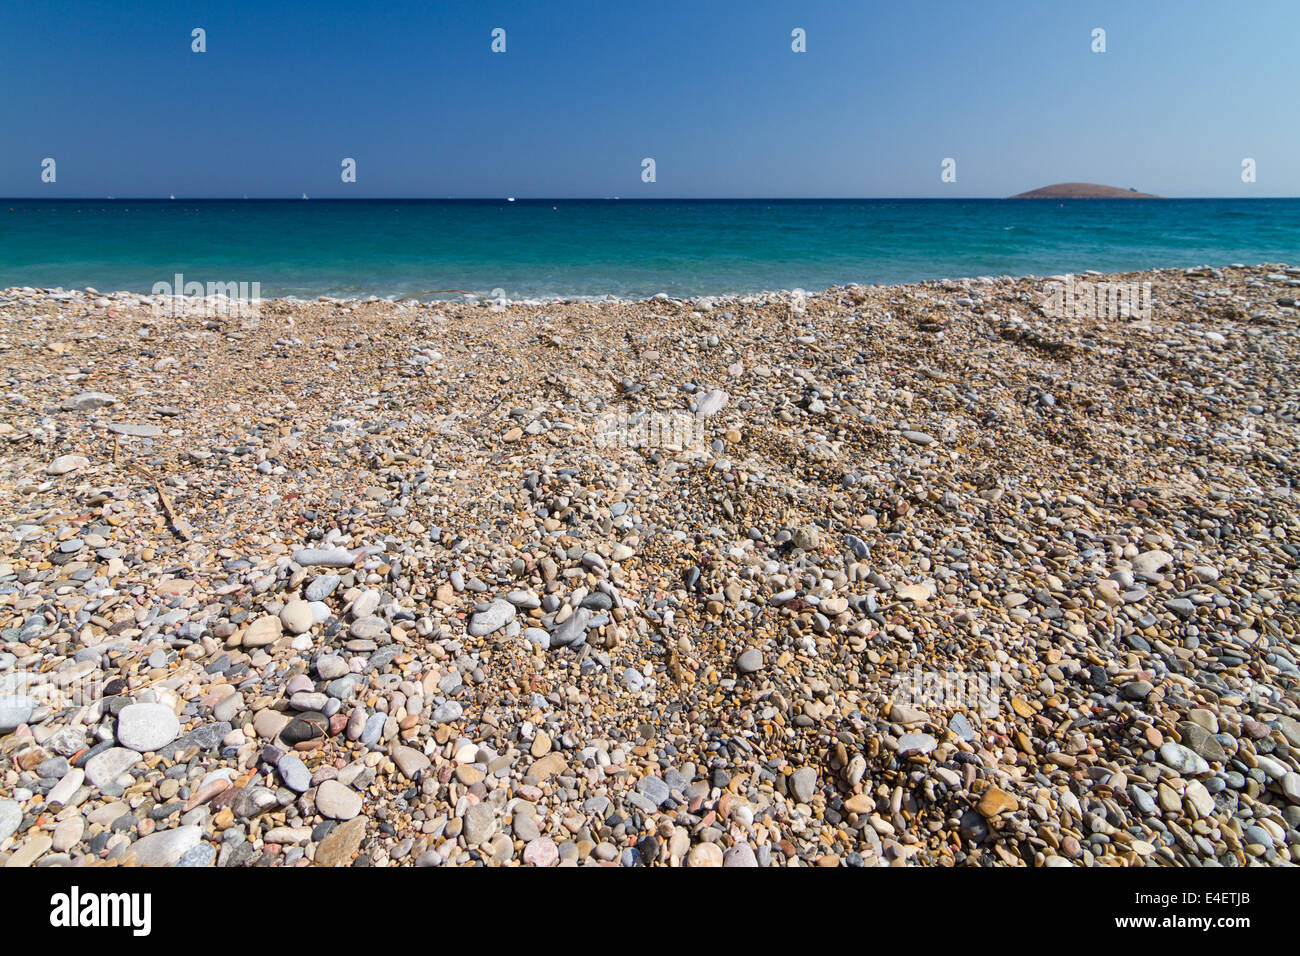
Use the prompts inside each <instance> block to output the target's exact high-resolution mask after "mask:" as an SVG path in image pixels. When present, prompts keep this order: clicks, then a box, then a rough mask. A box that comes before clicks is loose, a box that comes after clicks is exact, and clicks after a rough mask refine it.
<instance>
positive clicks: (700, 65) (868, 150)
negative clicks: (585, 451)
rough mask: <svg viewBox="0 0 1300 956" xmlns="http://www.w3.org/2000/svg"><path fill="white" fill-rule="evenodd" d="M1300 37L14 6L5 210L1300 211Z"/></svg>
mask: <svg viewBox="0 0 1300 956" xmlns="http://www.w3.org/2000/svg"><path fill="white" fill-rule="evenodd" d="M158 8H162V9H158ZM194 27H202V28H204V29H205V30H206V33H207V52H206V53H201V54H200V53H193V52H191V49H190V47H191V39H190V31H191V29H193V28H194ZM496 27H501V28H503V29H505V30H506V52H505V53H503V54H494V53H492V52H491V49H490V45H491V31H492V30H493V28H496ZM796 27H800V28H803V29H804V30H805V31H806V34H807V52H806V53H794V52H792V50H791V30H792V29H794V28H796ZM1095 27H1101V28H1103V29H1105V30H1106V46H1107V50H1106V52H1105V53H1094V52H1092V50H1091V44H1092V38H1091V34H1092V30H1093V29H1094V28H1095ZM1298 35H1300V2H1297V0H1256V2H1252V3H1250V4H1239V3H1232V2H1201V0H1144V2H1142V3H1133V2H1131V0H1124V2H1113V3H1112V2H1087V3H1085V2H1070V3H1066V2H1056V0H1036V2H1019V0H996V2H993V0H990V2H979V0H959V2H939V0H932V2H927V0H909V2H907V3H876V2H842V3H821V2H785V3H778V2H772V0H748V2H729V0H718V2H703V0H694V2H679V0H662V2H658V0H657V2H654V3H629V2H623V0H619V2H610V0H601V2H565V0H547V2H545V3H539V2H536V0H532V2H522V3H499V2H493V0H486V2H484V0H480V2H450V3H441V2H435V0H419V2H384V3H374V4H366V3H361V2H358V3H343V2H336V0H314V2H310V3H306V2H303V3H277V2H273V0H271V2H256V3H245V2H238V0H223V2H211V3H186V2H175V3H167V4H156V3H145V2H139V3H135V2H116V3H109V2H101V3H90V2H67V3H40V4H37V3H32V2H29V0H5V2H4V4H3V6H0V131H2V132H0V195H3V196H24V197H51V198H58V197H80V196H105V195H115V196H118V197H139V196H166V195H168V194H170V193H175V194H176V195H177V196H180V197H194V196H239V195H243V194H247V195H249V196H253V197H263V196H297V195H298V194H299V193H302V192H307V193H308V194H310V195H311V196H313V197H320V198H325V197H358V198H361V197H376V196H384V197H402V196H425V197H475V196H486V197H492V196H502V195H513V196H520V197H525V196H529V197H533V196H543V197H557V198H559V197H577V196H598V197H599V196H613V195H620V196H623V197H664V198H667V197H703V196H786V197H798V196H954V197H956V196H1005V195H1009V194H1012V193H1015V192H1020V191H1023V190H1026V189H1031V188H1034V187H1037V186H1041V185H1045V184H1047V183H1051V182H1058V181H1070V180H1083V181H1089V182H1100V183H1107V184H1110V185H1116V186H1122V187H1128V186H1134V187H1137V188H1139V189H1142V190H1146V191H1151V192H1156V193H1159V194H1162V195H1168V196H1253V195H1258V196H1296V195H1300V124H1297V122H1296V117H1297V114H1298V112H1300V110H1298V108H1297V104H1298V103H1300V55H1298V54H1297V52H1296V45H1295V44H1296V37H1297V36H1298ZM45 157H52V158H54V159H55V161H56V163H57V182H54V183H43V182H41V178H40V176H41V161H42V160H43V159H44V158H45ZM344 157H352V158H354V159H355V160H356V162H357V182H356V183H353V184H345V183H343V182H341V180H340V163H341V161H342V159H343V158H344ZM645 157H653V158H654V160H655V163H656V182H654V183H644V182H642V179H641V168H642V167H641V161H642V159H643V158H645ZM946 157H951V158H953V159H955V160H956V162H957V167H956V172H957V181H956V182H954V183H943V182H941V181H940V164H941V161H942V160H943V159H944V158H946ZM1246 157H1250V158H1252V159H1254V160H1255V161H1256V169H1257V181H1256V182H1255V183H1253V184H1245V183H1243V182H1242V181H1241V162H1242V160H1243V158H1246Z"/></svg>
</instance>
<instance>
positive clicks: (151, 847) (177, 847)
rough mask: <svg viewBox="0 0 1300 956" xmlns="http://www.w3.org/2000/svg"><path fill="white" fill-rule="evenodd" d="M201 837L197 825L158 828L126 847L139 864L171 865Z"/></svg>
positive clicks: (194, 845) (195, 844)
mask: <svg viewBox="0 0 1300 956" xmlns="http://www.w3.org/2000/svg"><path fill="white" fill-rule="evenodd" d="M201 839H203V831H202V830H201V829H199V828H198V827H197V826H184V827H176V828H175V829H172V830H159V831H158V832H156V833H151V834H149V835H148V836H143V837H141V838H140V839H138V840H136V841H135V842H134V843H132V844H131V846H130V847H129V848H128V852H129V853H130V854H131V855H132V856H134V857H135V861H136V862H137V863H139V864H140V865H141V866H173V865H175V864H176V863H177V862H178V861H179V860H180V858H181V857H183V856H184V855H185V854H186V853H188V852H189V851H190V850H192V849H194V847H196V846H198V844H199V841H200V840H201Z"/></svg>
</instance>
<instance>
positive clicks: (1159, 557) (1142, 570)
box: [1133, 549, 1174, 574]
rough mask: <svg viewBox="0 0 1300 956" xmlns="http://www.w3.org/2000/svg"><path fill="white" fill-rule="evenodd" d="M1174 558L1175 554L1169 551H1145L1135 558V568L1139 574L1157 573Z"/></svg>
mask: <svg viewBox="0 0 1300 956" xmlns="http://www.w3.org/2000/svg"><path fill="white" fill-rule="evenodd" d="M1173 560H1174V556H1173V555H1172V554H1170V553H1169V552H1168V551H1161V550H1159V549H1155V550H1152V551H1143V552H1142V553H1141V554H1139V555H1138V556H1137V557H1136V558H1134V559H1133V570H1134V572H1136V573H1138V574H1155V573H1156V572H1157V571H1159V570H1160V569H1161V568H1163V567H1165V566H1166V565H1168V564H1170V563H1171V562H1172V561H1173Z"/></svg>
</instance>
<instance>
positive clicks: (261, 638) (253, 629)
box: [240, 614, 284, 647]
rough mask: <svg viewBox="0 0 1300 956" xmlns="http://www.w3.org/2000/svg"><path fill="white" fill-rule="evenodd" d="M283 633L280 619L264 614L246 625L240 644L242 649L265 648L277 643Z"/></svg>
mask: <svg viewBox="0 0 1300 956" xmlns="http://www.w3.org/2000/svg"><path fill="white" fill-rule="evenodd" d="M283 632H284V627H283V625H282V624H281V623H280V619H279V618H278V617H277V616H275V615H274V614H266V615H263V616H262V617H259V618H258V619H257V620H256V621H254V622H253V623H252V624H250V625H248V629H247V630H245V631H244V636H243V638H242V639H241V640H240V644H241V645H242V646H243V647H265V646H266V645H267V644H274V643H275V642H276V641H278V640H279V639H280V635H281V634H282V633H283Z"/></svg>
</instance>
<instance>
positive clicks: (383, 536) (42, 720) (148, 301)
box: [0, 264, 1300, 867]
mask: <svg viewBox="0 0 1300 956" xmlns="http://www.w3.org/2000/svg"><path fill="white" fill-rule="evenodd" d="M1075 278H1076V279H1084V280H1087V281H1089V282H1094V283H1102V282H1113V283H1123V284H1126V285H1131V284H1135V283H1136V284H1140V283H1150V290H1151V301H1150V306H1151V308H1150V310H1149V314H1143V315H1140V316H1135V315H1122V314H1121V315H1115V314H1100V315H1095V314H1085V315H1062V314H1060V310H1059V309H1051V308H1045V307H1044V301H1045V296H1046V290H1047V286H1048V284H1049V283H1050V282H1051V281H1053V280H1054V279H1055V281H1061V280H1063V279H1064V277H1026V278H1010V277H982V278H976V279H960V280H935V281H928V282H919V283H913V284H907V285H893V286H865V285H861V286H844V287H836V288H831V289H828V290H825V291H822V292H815V293H802V292H798V291H795V292H775V293H766V294H756V295H744V296H727V297H710V298H693V299H689V298H688V299H680V298H672V297H669V296H666V295H661V296H656V297H654V298H651V299H646V300H640V301H627V300H619V301H598V300H584V301H575V300H554V301H526V302H506V301H504V300H498V301H489V300H471V301H455V302H451V301H426V300H420V299H409V300H406V301H396V302H394V301H387V300H380V299H373V298H372V299H366V300H343V299H332V298H322V299H319V300H310V301H308V300H298V299H267V300H262V301H260V302H258V303H256V305H257V308H256V310H255V314H252V315H247V314H245V315H225V314H222V309H221V308H219V307H218V306H219V305H220V303H210V305H211V306H212V308H210V309H209V310H208V312H209V314H172V313H170V312H169V311H168V309H167V307H166V305H165V303H161V302H160V300H159V299H156V298H153V297H150V296H148V295H141V294H138V293H128V292H119V293H111V292H100V291H97V290H93V289H90V290H80V291H64V290H45V289H34V288H9V289H5V290H3V291H0V369H2V370H3V378H4V389H3V392H0V518H3V521H2V522H0V865H3V866H5V867H21V866H66V867H82V866H132V865H141V866H169V865H176V866H184V867H209V866H215V867H245V866H289V867H293V866H421V867H428V866H466V865H493V866H496V865H500V866H516V865H526V866H538V867H546V866H649V865H656V866H688V867H715V866H743V867H770V866H852V867H860V866H871V867H874V866H958V865H964V866H1081V867H1108V866H1120V867H1138V866H1162V867H1163V866H1173V867H1186V866H1190V867H1204V866H1227V867H1237V866H1254V865H1274V866H1276V865H1290V864H1292V863H1293V862H1294V861H1296V859H1297V858H1298V857H1300V663H1298V661H1297V655H1298V654H1300V646H1298V645H1297V622H1298V621H1300V579H1298V578H1297V565H1298V563H1300V562H1298V558H1300V501H1298V500H1297V497H1296V484H1297V481H1298V480H1300V459H1298V458H1297V448H1298V447H1300V424H1298V422H1300V310H1298V308H1297V297H1300V268H1295V267H1289V266H1286V265H1282V264H1263V265H1258V266H1230V267H1228V266H1225V267H1222V268H1210V267H1204V268H1196V269H1162V270H1156V271H1149V272H1137V273H1125V274H1123V275H1111V276H1101V275H1088V276H1076V277H1075ZM1103 311H1104V310H1103Z"/></svg>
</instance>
